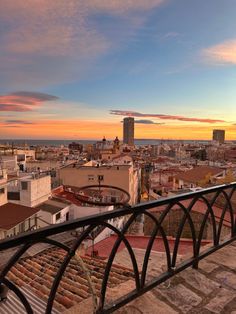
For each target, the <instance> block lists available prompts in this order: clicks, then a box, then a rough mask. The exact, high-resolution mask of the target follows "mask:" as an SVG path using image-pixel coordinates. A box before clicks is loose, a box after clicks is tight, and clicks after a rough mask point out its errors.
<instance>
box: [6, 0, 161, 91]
mask: <svg viewBox="0 0 236 314" xmlns="http://www.w3.org/2000/svg"><path fill="white" fill-rule="evenodd" d="M165 1H166V0H146V1H143V0H129V1H120V0H88V1H84V0H60V1H46V0H42V1H30V2H29V1H23V0H14V1H8V0H2V1H0V28H1V29H4V32H2V33H1V34H2V35H1V34H0V45H1V56H0V64H1V71H0V82H1V83H2V84H6V85H8V86H9V84H12V85H10V86H14V88H22V82H24V84H28V86H35V85H36V86H39V84H40V86H44V85H48V84H57V83H59V82H62V83H63V82H68V81H72V80H74V79H78V78H81V77H79V75H80V76H82V77H83V76H85V75H86V74H85V73H87V71H88V69H90V68H92V69H93V68H94V67H93V66H92V65H91V64H92V62H93V61H95V60H97V59H98V58H100V57H101V56H104V55H105V54H107V53H109V52H110V51H112V50H113V49H115V48H117V47H119V45H122V44H123V43H124V42H125V41H126V40H128V37H129V35H128V34H130V31H131V33H132V34H133V33H134V32H136V31H137V30H138V29H139V28H140V27H141V26H142V25H143V23H144V22H145V20H146V19H145V16H146V14H145V13H146V12H148V11H150V10H152V9H154V8H156V7H158V6H159V5H161V4H162V3H163V2H165ZM101 13H103V14H107V15H116V17H117V20H118V21H119V20H120V22H122V21H125V23H126V25H125V27H121V28H120V32H121V33H122V34H117V28H114V27H113V30H110V29H109V30H108V29H107V28H104V29H102V28H101V27H100V25H97V23H96V21H95V20H92V17H93V16H95V15H96V14H101ZM118 25H122V23H120V24H118ZM114 32H115V33H114ZM118 32H119V31H118ZM121 38H122V40H121ZM13 84H14V85H13ZM12 88H13V87H12Z"/></svg>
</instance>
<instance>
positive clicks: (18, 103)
mask: <svg viewBox="0 0 236 314" xmlns="http://www.w3.org/2000/svg"><path fill="white" fill-rule="evenodd" d="M57 99H59V98H58V97H56V96H53V95H49V94H44V93H38V92H26V91H20V92H15V93H11V94H7V95H0V111H2V112H3V111H15V112H25V111H32V110H33V109H36V108H37V107H39V106H40V105H42V103H44V102H48V101H55V100H57ZM8 121H16V120H8Z"/></svg>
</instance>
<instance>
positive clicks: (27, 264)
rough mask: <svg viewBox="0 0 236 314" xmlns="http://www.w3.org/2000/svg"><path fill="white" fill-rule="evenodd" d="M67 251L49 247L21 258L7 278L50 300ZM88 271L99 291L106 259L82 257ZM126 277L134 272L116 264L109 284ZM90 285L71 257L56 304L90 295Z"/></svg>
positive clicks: (63, 306)
mask: <svg viewBox="0 0 236 314" xmlns="http://www.w3.org/2000/svg"><path fill="white" fill-rule="evenodd" d="M65 256H66V254H65V251H63V250H62V249H59V248H50V249H48V250H45V251H44V252H42V253H40V254H37V255H35V256H34V257H27V258H23V259H21V260H20V261H19V262H18V263H17V264H16V265H15V266H14V267H13V268H12V269H11V271H10V272H9V274H8V278H9V280H11V281H12V282H14V283H15V284H16V285H17V286H18V287H20V288H21V287H27V288H28V289H31V291H32V292H33V293H34V294H35V295H36V296H37V297H39V298H40V299H41V300H43V301H45V302H46V301H47V300H48V296H49V293H50V288H51V286H52V283H53V280H54V279H55V275H56V272H57V270H58V268H59V267H60V265H61V263H62V261H63V260H64V258H65ZM82 260H83V262H84V264H85V266H86V268H87V269H88V271H89V274H90V277H91V280H92V282H93V285H94V287H95V291H96V294H97V295H99V294H100V290H101V284H102V279H103V276H104V271H105V266H106V262H104V261H102V260H100V259H94V258H90V257H82ZM127 278H129V279H131V278H133V274H132V272H131V271H130V270H129V269H127V268H124V267H121V266H118V265H113V266H112V269H111V273H110V276H109V281H108V287H114V286H116V285H118V284H120V283H122V282H124V281H126V280H127ZM90 295H91V293H90V288H89V285H88V282H87V279H86V275H85V273H84V271H83V269H82V267H81V266H80V265H79V263H78V261H77V260H76V259H72V260H71V261H70V263H69V265H68V266H67V268H66V272H65V273H64V276H63V278H62V280H61V282H60V285H59V287H58V290H57V294H56V298H55V301H54V306H55V308H56V309H57V310H59V311H60V312H63V311H64V310H65V309H67V308H70V307H72V306H74V305H75V304H77V303H78V302H81V301H83V300H84V299H86V298H88V297H90Z"/></svg>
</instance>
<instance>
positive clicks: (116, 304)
mask: <svg viewBox="0 0 236 314" xmlns="http://www.w3.org/2000/svg"><path fill="white" fill-rule="evenodd" d="M235 190H236V183H232V184H228V185H221V186H217V187H211V188H207V189H204V190H200V191H196V192H191V193H186V194H182V195H178V196H172V197H169V198H165V199H164V198H163V199H159V200H157V201H154V202H149V203H144V204H139V205H136V206H134V207H124V208H120V209H117V210H114V211H110V212H105V213H101V214H97V215H94V216H90V217H85V218H82V219H78V220H74V221H69V222H65V223H62V224H57V225H53V226H50V227H46V228H43V229H39V230H35V231H33V232H28V233H24V234H22V235H19V236H17V237H12V238H8V239H5V240H4V241H1V242H0V254H1V255H0V258H1V261H0V264H1V265H0V269H1V275H0V282H1V283H2V284H3V286H4V287H5V288H6V287H7V288H8V289H9V291H8V299H7V300H6V302H0V313H6V312H7V310H8V311H9V310H10V312H11V313H12V314H13V313H17V314H19V313H25V312H27V313H47V314H49V313H93V312H96V313H112V312H114V311H116V310H118V313H130V312H132V309H133V310H134V308H135V309H136V312H137V313H138V312H140V313H142V309H143V308H144V307H146V308H148V306H149V311H150V312H152V313H159V312H158V311H159V310H160V312H161V311H162V312H163V313H176V311H178V312H180V313H196V312H201V311H202V310H203V311H205V312H206V313H231V312H232V311H233V310H236V298H235V295H236V294H235V290H236V274H235V269H236V262H235V259H234V256H235V254H236V245H235V240H236V219H235V217H236V213H235V206H236V205H235V200H236V193H235ZM196 212H198V214H199V215H201V216H198V218H199V217H201V219H197V220H196ZM173 213H175V215H176V213H181V215H178V219H177V223H175V224H174V222H176V220H174V221H172V220H171V217H172V218H173V217H176V216H175V215H174V216H171V215H172V214H173ZM124 217H125V223H124V224H123V226H122V228H121V229H120V230H119V229H117V228H116V227H114V226H113V225H112V224H111V223H110V222H111V221H112V220H113V219H119V218H124ZM145 219H146V221H148V225H149V229H148V230H149V234H147V235H146V236H145V241H146V242H145V243H144V242H142V243H144V246H143V247H142V248H141V249H136V248H135V243H134V237H132V236H131V235H130V234H129V232H130V230H131V229H132V225H133V224H135V223H136V222H137V221H145ZM171 221H172V222H171ZM150 222H151V223H150ZM170 222H171V223H170ZM98 227H105V228H109V229H111V230H112V231H113V236H112V237H111V239H112V241H110V242H109V245H110V247H109V249H107V245H106V256H101V255H102V253H104V252H105V246H103V247H102V246H100V247H99V246H97V248H98V251H97V252H98V254H96V255H98V256H90V255H86V250H85V248H84V241H86V239H88V238H89V237H90V236H91V234H92V232H93V230H96V229H97V228H98ZM76 229H79V230H83V231H81V233H79V234H78V233H76V236H74V237H72V236H71V237H69V238H68V239H67V240H66V235H68V234H71V232H72V231H74V230H76ZM206 229H207V232H206ZM170 232H172V234H171V237H169V233H170ZM183 235H184V236H186V235H187V236H188V239H183ZM140 239H141V237H140ZM138 242H139V244H140V245H141V240H139V241H138ZM185 243H187V245H185ZM121 247H123V248H124V250H122V251H121ZM158 248H159V249H158ZM184 248H185V250H184ZM93 249H94V248H93ZM95 249H96V248H95ZM160 251H161V253H160ZM87 252H89V250H88V251H87ZM92 252H94V250H92ZM120 261H123V262H124V263H125V265H121V263H120ZM198 269H200V270H198ZM217 269H218V270H220V271H217ZM207 277H208V278H207ZM209 278H210V279H209ZM218 295H219V297H217V296H218ZM147 300H148V301H147ZM155 306H156V308H155ZM157 308H158V310H157ZM86 311H87V312H86ZM119 311H120V312H119ZM122 311H124V312H122ZM194 311H195V312H194ZM136 312H135V311H134V313H136Z"/></svg>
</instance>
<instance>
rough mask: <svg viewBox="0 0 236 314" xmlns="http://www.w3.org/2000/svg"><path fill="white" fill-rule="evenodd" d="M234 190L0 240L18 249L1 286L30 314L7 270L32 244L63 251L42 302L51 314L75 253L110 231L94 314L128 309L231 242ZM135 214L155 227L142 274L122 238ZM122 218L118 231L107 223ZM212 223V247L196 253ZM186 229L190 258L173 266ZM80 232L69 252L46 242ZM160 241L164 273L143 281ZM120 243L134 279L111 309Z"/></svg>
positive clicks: (227, 187) (234, 186) (217, 189)
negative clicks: (174, 216)
mask: <svg viewBox="0 0 236 314" xmlns="http://www.w3.org/2000/svg"><path fill="white" fill-rule="evenodd" d="M235 191H236V182H233V183H230V184H223V185H220V186H214V187H210V188H206V189H202V190H198V191H195V192H190V193H185V194H181V195H177V196H171V197H168V198H162V199H159V200H155V201H152V202H147V203H142V204H138V205H135V206H133V207H123V208H120V209H116V210H114V211H109V212H105V213H100V214H96V215H92V216H89V217H84V218H81V219H76V220H73V221H68V222H65V223H61V224H56V225H52V226H48V227H45V228H42V229H38V230H35V231H30V232H26V233H24V234H21V235H18V236H15V237H13V238H8V239H5V240H2V241H0V251H3V250H6V249H9V248H14V247H17V246H19V245H20V248H19V249H18V250H17V251H16V253H15V254H14V255H13V257H11V258H10V260H9V261H8V263H7V264H6V265H5V267H4V269H3V270H2V272H1V274H0V283H1V282H2V283H4V284H5V285H6V286H7V287H8V288H9V289H11V290H13V291H14V292H15V293H16V294H17V295H18V297H19V298H20V299H21V302H22V303H23V304H24V306H25V308H26V310H27V313H33V311H32V308H31V306H30V304H29V303H28V301H27V299H26V298H25V296H24V295H23V293H22V292H21V291H20V290H19V289H18V288H17V287H16V286H15V285H14V283H12V282H10V281H9V280H8V279H6V276H7V274H8V272H9V271H10V269H11V268H12V267H13V266H14V265H15V264H16V263H17V261H18V260H19V259H20V258H21V257H22V255H23V254H24V253H25V252H26V251H27V250H28V249H29V248H30V247H31V246H32V245H34V244H36V243H40V242H44V243H49V244H52V245H55V246H58V247H60V248H62V249H63V250H64V251H65V252H66V256H65V258H64V260H63V262H62V263H61V266H60V267H59V269H58V272H57V274H56V276H55V279H54V282H53V285H52V287H51V290H50V295H49V297H48V301H47V308H46V313H47V314H49V313H51V310H52V307H53V301H54V298H55V295H56V291H57V288H58V286H59V284H60V280H61V279H62V276H63V275H64V272H65V270H66V268H67V266H68V264H69V262H70V260H71V259H72V258H73V256H74V255H75V254H76V251H77V249H78V247H79V246H80V244H81V243H82V242H83V240H85V239H86V238H87V237H88V236H89V235H90V234H91V233H92V232H93V231H94V230H96V228H98V227H106V228H109V229H111V230H112V231H113V232H114V233H115V234H116V235H117V239H116V241H115V243H114V245H113V247H112V250H111V252H110V255H109V258H108V260H107V264H106V268H105V272H104V277H103V281H102V285H101V293H100V301H99V307H98V310H97V313H111V312H113V311H115V310H116V309H118V308H119V307H121V306H123V305H125V304H127V303H128V302H130V301H131V300H133V299H135V298H137V297H139V296H141V295H142V294H144V293H145V292H147V291H149V290H151V289H152V288H154V287H156V286H158V285H159V284H160V283H162V282H165V281H166V280H168V279H170V278H171V277H173V276H174V275H176V274H177V273H179V272H181V271H183V270H184V269H186V268H188V267H190V266H192V267H194V268H197V267H198V263H199V261H200V260H201V259H203V258H205V257H206V256H208V255H209V254H211V253H213V252H215V251H217V250H218V249H220V248H222V247H224V246H226V245H227V244H229V243H231V242H232V241H235V240H236V219H235V217H236V211H235V209H234V207H233V203H232V197H233V195H234V193H235ZM219 197H221V198H222V199H223V200H224V205H223V207H222V212H221V216H220V219H219V221H218V223H217V221H216V217H215V214H214V210H213V207H214V206H215V205H216V202H217V200H218V198H219ZM184 200H189V202H188V205H186V206H185V205H184V204H183V203H181V202H182V201H184ZM199 200H201V201H202V204H203V205H204V206H205V208H206V209H205V212H204V213H203V217H202V221H201V223H200V229H199V230H196V226H195V225H194V222H193V220H192V217H191V212H192V210H193V208H194V205H195V204H196V202H197V201H199ZM176 205H177V206H178V208H179V209H180V210H181V211H182V212H183V216H182V218H181V221H180V223H179V225H178V228H177V234H176V238H175V243H174V249H173V252H172V254H171V250H170V246H169V242H168V235H167V234H166V231H165V229H164V227H163V224H164V222H165V219H166V217H167V216H168V214H169V213H170V212H171V210H173V207H174V206H176ZM158 207H162V210H161V214H160V215H159V217H158V218H157V217H156V216H155V214H154V213H152V212H150V211H149V210H150V209H152V208H158ZM226 212H228V213H229V216H230V221H229V224H230V235H229V237H228V238H227V239H224V240H222V226H223V222H224V219H225V215H226ZM140 215H145V216H147V217H148V218H149V219H151V220H152V222H153V225H154V228H153V230H152V234H151V236H150V238H149V242H148V244H147V247H146V251H145V256H144V262H143V266H142V269H141V272H140V271H139V269H138V266H137V260H136V256H135V253H134V250H133V248H132V247H131V245H130V243H129V241H128V239H127V238H126V234H127V231H128V230H129V227H130V226H131V224H132V223H133V222H134V221H136V219H137V217H138V216H140ZM124 216H126V217H127V219H126V222H125V223H124V226H123V228H122V230H118V229H117V228H116V227H114V226H113V225H112V224H111V223H110V221H111V219H113V218H123V217H124ZM209 219H211V222H212V234H213V236H212V237H213V239H212V242H213V243H212V245H211V246H208V248H207V249H206V250H205V251H202V250H200V248H201V244H202V240H203V234H204V230H205V226H206V223H207V221H208V220H209ZM186 224H187V225H188V226H189V227H190V231H191V238H192V257H190V258H188V259H186V260H184V261H183V262H182V263H179V264H178V263H177V256H178V252H179V246H180V241H181V235H182V233H183V230H184V227H185V225H186ZM82 227H83V228H84V231H83V232H82V233H81V235H80V236H79V237H78V238H77V239H75V241H74V243H73V244H72V246H71V247H68V246H67V245H65V244H62V243H60V242H58V241H55V240H52V239H50V238H48V237H50V236H52V235H55V234H58V233H61V232H65V231H71V230H74V229H77V228H82ZM157 235H158V236H159V235H160V236H161V238H162V240H163V243H164V247H165V254H166V261H167V270H166V271H165V272H163V273H162V274H160V275H157V276H156V277H155V278H153V279H152V280H147V272H148V263H149V256H150V254H151V250H152V247H153V243H154V240H155V238H156V236H157ZM122 242H123V243H124V245H125V247H126V248H127V250H128V253H129V256H130V260H131V262H132V267H133V274H134V280H135V289H134V290H133V291H131V292H130V293H128V294H127V295H124V296H123V297H122V298H120V299H117V300H116V301H114V302H113V303H112V304H106V292H107V284H108V279H109V275H110V271H111V268H112V265H113V261H114V258H115V256H116V253H117V251H118V248H119V246H120V244H121V243H122Z"/></svg>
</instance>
